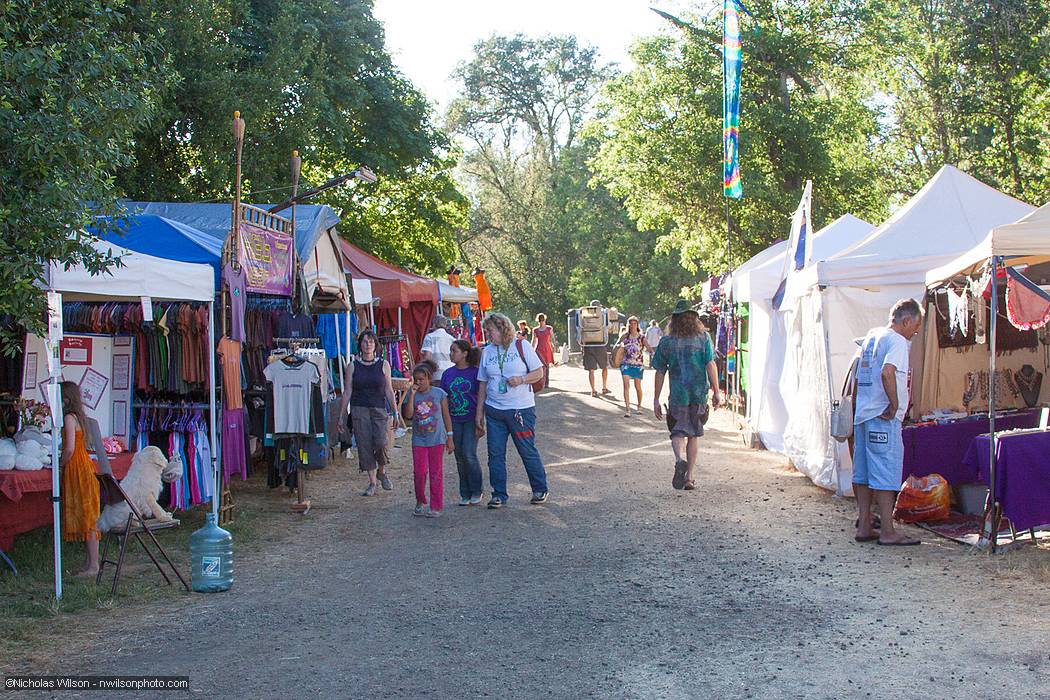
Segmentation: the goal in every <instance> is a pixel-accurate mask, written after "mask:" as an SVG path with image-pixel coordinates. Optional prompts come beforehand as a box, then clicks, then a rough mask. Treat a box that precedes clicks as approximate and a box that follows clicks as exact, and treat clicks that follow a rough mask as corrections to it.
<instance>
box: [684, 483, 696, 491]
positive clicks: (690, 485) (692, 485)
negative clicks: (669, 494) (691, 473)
mask: <svg viewBox="0 0 1050 700" xmlns="http://www.w3.org/2000/svg"><path fill="white" fill-rule="evenodd" d="M682 490H683V491H695V490H696V482H695V481H687V482H685V486H683V487H682Z"/></svg>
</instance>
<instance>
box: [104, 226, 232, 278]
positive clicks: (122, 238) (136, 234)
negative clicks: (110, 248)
mask: <svg viewBox="0 0 1050 700" xmlns="http://www.w3.org/2000/svg"><path fill="white" fill-rule="evenodd" d="M108 220H110V221H112V222H114V223H115V225H116V230H112V229H110V228H109V227H107V230H102V231H100V230H99V229H98V228H96V227H92V228H89V229H88V230H89V231H90V232H91V233H92V234H94V235H96V236H98V237H99V238H101V239H102V240H105V241H107V242H108V243H112V244H113V245H117V246H120V247H121V248H126V249H128V250H133V251H135V252H136V253H144V254H145V255H152V256H153V257H155V258H163V259H165V260H177V261H179V262H189V263H201V264H204V265H210V266H211V267H212V268H214V270H215V286H216V289H217V288H218V286H219V274H220V273H221V266H222V262H221V261H222V242H221V241H217V240H215V239H214V238H212V237H211V236H209V235H206V234H205V233H203V232H202V231H199V230H198V229H195V228H193V227H192V226H187V225H186V224H184V223H181V222H179V221H173V220H171V219H167V218H165V217H163V216H156V215H153V214H137V215H135V214H132V215H130V216H128V217H127V218H126V219H121V218H119V217H112V218H111V219H108Z"/></svg>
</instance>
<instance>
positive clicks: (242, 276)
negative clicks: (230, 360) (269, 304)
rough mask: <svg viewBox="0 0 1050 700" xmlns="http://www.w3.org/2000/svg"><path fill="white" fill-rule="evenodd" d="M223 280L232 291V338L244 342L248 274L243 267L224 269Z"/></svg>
mask: <svg viewBox="0 0 1050 700" xmlns="http://www.w3.org/2000/svg"><path fill="white" fill-rule="evenodd" d="M222 280H223V282H225V283H226V287H227V288H228V289H229V290H230V338H232V339H233V340H239V341H241V342H242V343H243V342H244V302H245V297H246V296H247V291H246V287H247V286H248V273H247V272H245V270H244V268H243V267H239V268H237V269H236V270H234V269H233V266H232V265H226V266H225V267H224V268H222Z"/></svg>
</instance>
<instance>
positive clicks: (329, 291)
mask: <svg viewBox="0 0 1050 700" xmlns="http://www.w3.org/2000/svg"><path fill="white" fill-rule="evenodd" d="M335 236H336V233H335V229H329V230H328V231H325V232H324V233H322V234H321V235H320V236H319V237H318V239H317V244H316V245H315V246H314V249H313V251H311V253H310V254H309V255H307V256H306V259H305V260H303V277H304V279H305V280H306V288H307V291H308V293H309V294H310V298H311V299H314V298H315V296H316V295H317V294H321V295H322V298H326V299H328V300H329V303H327V304H326V308H328V309H333V310H334V309H348V308H350V306H351V299H350V290H349V288H348V287H347V285H346V273H345V272H343V260H342V256H341V255H340V253H339V246H338V244H337V243H336V242H335V240H333V238H334V237H335ZM336 300H338V301H336Z"/></svg>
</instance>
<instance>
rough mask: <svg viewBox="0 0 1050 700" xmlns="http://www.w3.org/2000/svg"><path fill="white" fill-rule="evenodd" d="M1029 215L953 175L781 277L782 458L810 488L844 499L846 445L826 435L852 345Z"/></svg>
mask: <svg viewBox="0 0 1050 700" xmlns="http://www.w3.org/2000/svg"><path fill="white" fill-rule="evenodd" d="M1031 210H1032V207H1031V206H1029V205H1027V204H1025V203H1023V202H1020V201H1018V200H1016V199H1014V198H1012V197H1010V196H1008V195H1005V194H1003V193H1001V192H998V191H997V190H995V189H993V188H991V187H989V186H988V185H985V184H984V183H982V182H980V181H978V180H976V179H974V178H972V177H970V176H969V175H966V174H965V173H963V172H961V171H960V170H958V169H957V168H954V167H952V166H944V167H942V168H941V169H940V170H939V171H938V172H937V174H936V175H935V176H934V177H933V178H932V179H931V180H930V181H929V182H928V183H926V185H925V186H924V187H923V188H922V189H921V190H920V191H919V192H918V193H916V194H915V196H913V197H912V198H911V199H910V200H909V201H908V202H907V203H905V204H904V205H903V206H902V207H901V208H900V209H899V210H898V211H897V212H896V213H895V214H894V215H893V216H891V217H890V218H889V219H888V220H887V221H886V222H885V223H883V224H882V225H881V226H879V227H878V228H876V229H875V230H874V231H872V232H871V234H870V235H868V236H867V237H866V238H865V239H864V240H863V241H861V242H860V243H858V244H857V245H855V246H853V247H852V248H850V249H847V250H846V251H844V252H841V253H839V254H837V255H833V256H831V257H829V258H827V259H825V260H817V261H816V262H814V263H813V264H811V265H810V266H809V267H807V268H806V269H805V270H802V271H800V272H799V273H797V274H793V275H791V276H790V277H789V279H788V282H787V286H786V292H785V298H784V302H783V305H782V307H781V308H783V309H785V310H787V311H789V312H790V313H789V319H790V324H789V326H788V328H787V334H788V338H787V344H786V348H787V355H786V356H785V360H784V364H785V366H791V367H797V368H799V372H798V373H797V374H791V375H789V374H786V373H785V374H784V375H783V376H782V377H781V385H780V391H781V394H782V395H783V396H793V397H794V399H793V410H792V412H791V415H790V416H789V418H788V421H787V424H786V426H785V429H784V450H785V453H786V454H787V455H788V456H789V457H790V458H791V461H792V463H793V464H794V465H795V467H796V468H797V469H799V470H800V471H802V472H803V473H805V474H806V475H807V476H809V478H810V479H811V480H812V481H813V482H814V483H815V484H817V485H818V486H821V487H823V488H827V489H831V490H834V491H837V492H838V493H842V494H850V493H852V483H851V482H852V463H851V461H850V456H849V452H848V448H847V447H846V445H845V443H838V442H836V441H835V440H834V439H832V437H831V435H830V429H829V426H830V412H831V401H832V400H833V398H834V399H837V398H838V397H839V396H840V395H841V388H842V385H843V382H844V381H845V377H846V373H847V371H848V369H849V366H850V363H851V361H852V358H853V356H854V354H855V352H856V348H857V345H856V339H858V338H862V337H864V335H866V334H867V332H868V331H869V330H870V329H871V328H873V327H876V326H881V325H885V323H886V319H887V315H888V313H889V310H890V308H891V307H892V306H893V304H894V303H895V302H896V301H897V300H899V299H901V298H914V299H920V300H921V299H922V298H923V297H924V295H925V290H926V274H927V273H928V272H929V271H930V270H932V269H934V268H937V267H938V266H940V265H943V264H945V263H947V262H949V261H951V260H952V259H954V258H955V257H957V256H959V255H961V254H962V253H964V252H966V251H967V250H970V249H971V248H973V247H974V246H976V245H978V244H979V243H980V241H981V240H983V239H984V237H985V236H986V235H987V233H988V231H989V230H990V229H992V228H993V227H995V226H999V225H1002V224H1005V223H1008V222H1012V221H1015V220H1017V219H1018V218H1019V217H1022V216H1024V215H1025V214H1027V213H1028V212H1030V211H1031ZM922 348H923V338H922V334H920V336H917V337H916V340H915V342H914V343H913V352H912V367H913V379H912V386H913V387H921V386H923V372H922V357H923V353H922Z"/></svg>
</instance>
